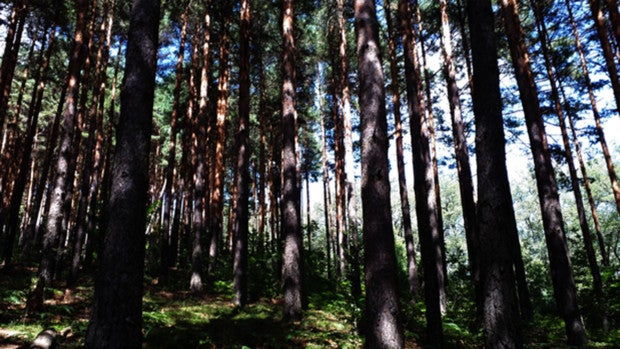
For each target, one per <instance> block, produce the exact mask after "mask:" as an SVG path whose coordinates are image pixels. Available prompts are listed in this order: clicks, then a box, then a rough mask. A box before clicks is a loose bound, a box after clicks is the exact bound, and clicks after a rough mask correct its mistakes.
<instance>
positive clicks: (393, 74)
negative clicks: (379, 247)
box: [385, 1, 419, 297]
mask: <svg viewBox="0 0 620 349" xmlns="http://www.w3.org/2000/svg"><path fill="white" fill-rule="evenodd" d="M385 19H386V22H387V26H388V52H389V54H388V55H389V61H390V78H391V80H392V81H391V84H390V87H391V93H392V108H393V109H394V110H393V113H394V135H395V139H396V166H397V170H398V191H399V194H400V208H401V215H402V224H403V230H404V236H405V248H406V249H407V276H408V280H409V292H411V294H412V295H413V296H414V297H417V295H418V293H419V280H418V268H417V265H416V261H415V245H414V242H413V230H412V227H411V207H410V206H409V194H408V192H407V178H406V175H405V157H404V148H403V127H402V120H401V114H400V106H401V103H400V89H399V82H398V75H399V72H398V63H397V61H396V44H395V41H396V40H395V38H394V35H395V30H394V29H393V21H392V4H391V3H390V2H388V1H386V4H385Z"/></svg>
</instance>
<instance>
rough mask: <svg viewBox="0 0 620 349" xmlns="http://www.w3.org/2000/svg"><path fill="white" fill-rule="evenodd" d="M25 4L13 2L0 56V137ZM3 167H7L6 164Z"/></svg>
mask: <svg viewBox="0 0 620 349" xmlns="http://www.w3.org/2000/svg"><path fill="white" fill-rule="evenodd" d="M27 4H28V2H27V1H26V0H18V1H15V2H14V4H13V10H12V12H11V19H10V22H9V28H8V31H7V36H6V38H5V47H4V54H3V56H2V65H1V66H0V135H2V130H3V127H4V122H5V119H6V115H7V111H8V103H9V98H10V94H11V86H12V85H13V84H12V82H13V76H14V74H15V66H16V64H17V56H18V55H19V47H20V45H21V41H22V34H23V32H24V26H25V24H26V14H27V11H26V7H27ZM5 165H7V166H8V164H5Z"/></svg>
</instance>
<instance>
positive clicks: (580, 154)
mask: <svg viewBox="0 0 620 349" xmlns="http://www.w3.org/2000/svg"><path fill="white" fill-rule="evenodd" d="M558 86H559V89H560V92H561V94H562V100H563V101H564V106H565V109H566V111H567V113H566V114H567V115H568V125H569V126H570V130H571V139H572V142H573V146H574V147H575V153H577V160H578V162H579V169H580V173H581V176H582V177H583V186H584V189H585V190H586V196H587V198H588V204H589V206H590V214H591V216H592V221H593V222H594V230H595V231H596V236H597V240H598V245H599V252H600V254H601V260H602V262H603V265H604V266H609V256H608V255H607V251H606V250H605V241H604V239H603V233H602V231H601V230H602V229H601V222H600V220H599V218H598V211H597V209H596V203H595V202H594V196H593V195H592V187H591V185H590V178H589V177H588V171H587V169H586V164H585V161H584V159H583V152H582V151H581V145H580V143H579V138H578V137H577V132H576V130H575V123H574V121H573V116H572V113H571V111H570V107H569V105H568V102H567V101H568V99H567V98H566V92H565V91H564V86H563V85H562V82H561V81H558Z"/></svg>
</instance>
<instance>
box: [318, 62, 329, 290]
mask: <svg viewBox="0 0 620 349" xmlns="http://www.w3.org/2000/svg"><path fill="white" fill-rule="evenodd" d="M321 72H322V68H321V65H320V64H318V63H317V96H318V97H317V98H318V99H319V119H320V123H321V171H322V177H323V219H324V220H325V254H326V257H327V270H326V273H327V274H326V275H327V279H328V280H331V279H332V253H331V249H332V248H331V239H332V233H331V219H330V218H331V214H330V212H331V200H330V196H331V195H330V194H329V167H328V164H327V161H328V158H327V132H326V130H325V115H324V114H323V88H322V86H323V78H322V76H321Z"/></svg>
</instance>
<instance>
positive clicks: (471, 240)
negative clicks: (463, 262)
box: [439, 0, 484, 316]
mask: <svg viewBox="0 0 620 349" xmlns="http://www.w3.org/2000/svg"><path fill="white" fill-rule="evenodd" d="M439 8H440V11H441V54H442V57H443V70H444V75H445V77H446V85H447V90H448V103H449V106H450V118H451V120H452V137H453V138H454V153H455V155H456V169H457V175H458V178H459V189H460V194H461V208H462V210H463V222H464V225H465V240H466V241H467V255H468V257H469V268H470V273H471V278H472V283H473V285H474V290H475V300H476V307H477V309H478V315H479V316H481V315H482V309H483V306H484V304H483V298H482V297H483V294H482V288H481V285H480V257H479V254H478V251H479V250H480V247H479V246H478V222H477V220H476V201H475V199H474V184H473V180H472V173H471V166H470V164H469V151H468V147H467V137H466V135H465V126H464V124H463V116H462V114H461V100H460V99H459V88H458V86H457V83H456V69H455V68H454V63H453V57H452V39H451V37H450V20H449V17H448V3H447V1H446V0H440V1H439Z"/></svg>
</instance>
